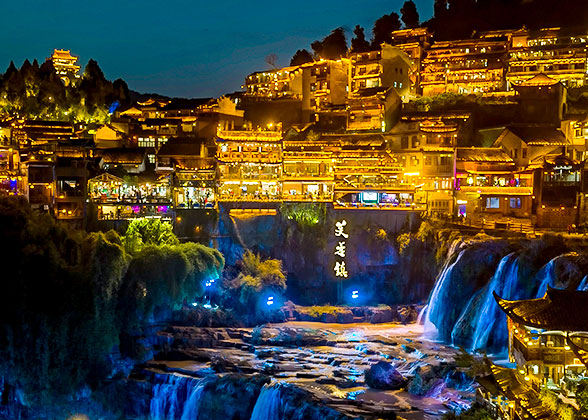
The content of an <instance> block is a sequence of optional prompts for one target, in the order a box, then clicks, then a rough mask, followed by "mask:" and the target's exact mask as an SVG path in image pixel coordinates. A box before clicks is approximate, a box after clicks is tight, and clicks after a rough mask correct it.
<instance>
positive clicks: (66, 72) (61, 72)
mask: <svg viewBox="0 0 588 420" xmlns="http://www.w3.org/2000/svg"><path fill="white" fill-rule="evenodd" d="M47 60H48V61H51V62H52V63H53V67H54V68H55V72H56V73H57V75H58V76H59V78H60V79H61V80H62V81H63V83H64V84H65V86H69V85H71V84H75V83H76V82H77V80H78V79H79V78H80V75H79V74H78V72H79V71H80V66H79V65H77V64H76V63H77V61H78V57H76V56H73V55H71V53H70V51H69V50H58V49H55V50H53V55H52V56H51V57H49V58H48V59H47Z"/></svg>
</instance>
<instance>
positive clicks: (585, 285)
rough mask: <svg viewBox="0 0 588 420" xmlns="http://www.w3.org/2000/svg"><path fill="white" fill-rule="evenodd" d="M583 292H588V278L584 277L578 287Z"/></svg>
mask: <svg viewBox="0 0 588 420" xmlns="http://www.w3.org/2000/svg"><path fill="white" fill-rule="evenodd" d="M577 290H579V291H581V292H586V291H588V276H584V278H583V279H582V281H581V282H580V284H579V285H578V289H577Z"/></svg>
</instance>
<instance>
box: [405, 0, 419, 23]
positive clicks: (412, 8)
mask: <svg viewBox="0 0 588 420" xmlns="http://www.w3.org/2000/svg"><path fill="white" fill-rule="evenodd" d="M400 14H401V15H402V22H403V23H404V27H405V28H409V29H410V28H417V27H418V26H419V24H420V21H419V12H418V11H417V7H416V5H415V4H414V1H412V0H407V1H405V2H404V5H403V6H402V8H401V9H400Z"/></svg>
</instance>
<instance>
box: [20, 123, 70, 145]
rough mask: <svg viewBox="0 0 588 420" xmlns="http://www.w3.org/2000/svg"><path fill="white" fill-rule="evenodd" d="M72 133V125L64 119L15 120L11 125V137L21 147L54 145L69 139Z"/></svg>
mask: <svg viewBox="0 0 588 420" xmlns="http://www.w3.org/2000/svg"><path fill="white" fill-rule="evenodd" d="M73 135H74V129H73V126H72V124H71V123H69V122H66V121H45V120H24V121H15V125H14V127H13V137H14V138H15V139H16V140H17V141H18V143H19V145H20V146H23V147H26V146H43V145H55V144H58V143H59V142H64V141H69V139H70V138H71V137H73Z"/></svg>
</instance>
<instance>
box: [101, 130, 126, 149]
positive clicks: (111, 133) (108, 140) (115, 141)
mask: <svg viewBox="0 0 588 420" xmlns="http://www.w3.org/2000/svg"><path fill="white" fill-rule="evenodd" d="M93 137H94V144H95V145H96V147H97V148H98V149H112V148H118V147H123V146H124V145H125V143H126V142H127V136H126V133H125V132H124V131H122V130H120V129H119V128H117V127H115V126H113V125H111V124H104V125H102V126H101V127H99V128H98V129H97V130H95V132H94V134H93Z"/></svg>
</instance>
